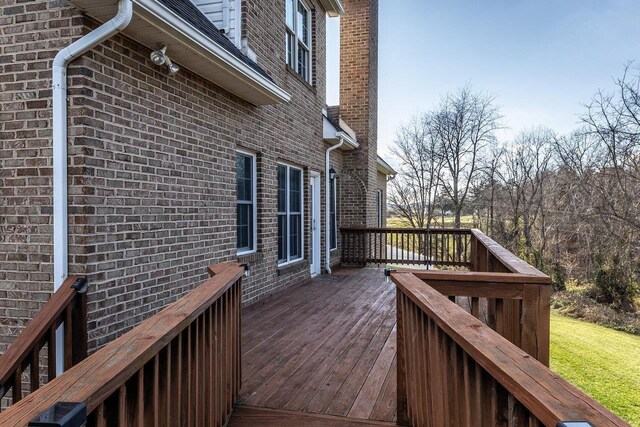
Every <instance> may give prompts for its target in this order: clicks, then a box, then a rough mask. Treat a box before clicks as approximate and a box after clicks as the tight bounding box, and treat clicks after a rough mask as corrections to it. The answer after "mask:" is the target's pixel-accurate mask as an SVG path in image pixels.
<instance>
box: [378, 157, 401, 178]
mask: <svg viewBox="0 0 640 427" xmlns="http://www.w3.org/2000/svg"><path fill="white" fill-rule="evenodd" d="M376 169H378V172H381V173H383V174H385V175H388V176H391V175H394V176H395V175H397V174H398V172H396V171H395V170H394V169H393V168H392V167H391V165H390V164H389V163H387V162H385V161H384V159H383V158H382V157H380V156H378V162H377V165H376Z"/></svg>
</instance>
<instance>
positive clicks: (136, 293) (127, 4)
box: [0, 0, 394, 350]
mask: <svg viewBox="0 0 640 427" xmlns="http://www.w3.org/2000/svg"><path fill="white" fill-rule="evenodd" d="M338 15H342V18H341V19H342V21H341V69H340V80H341V81H340V84H341V86H340V97H341V105H340V106H339V107H326V105H325V104H326V102H325V93H326V76H325V74H326V73H325V68H326V64H325V57H326V49H336V48H337V46H327V45H326V34H325V24H326V19H327V18H328V17H333V16H338ZM72 42H75V43H74V44H73V45H72ZM0 67H1V69H2V73H1V77H0V88H1V94H0V108H1V112H0V117H1V118H2V120H1V122H0V126H1V127H0V135H1V137H2V138H1V139H2V148H1V150H0V165H1V173H0V182H1V185H0V229H1V234H2V236H1V238H0V350H2V349H4V348H5V347H6V346H7V344H8V343H9V342H10V341H11V340H12V339H13V337H14V336H16V335H17V333H18V332H19V330H20V329H21V328H22V327H23V326H24V325H25V324H26V323H27V321H28V320H29V319H31V318H32V317H33V315H34V314H35V313H36V312H37V311H38V309H39V308H40V307H41V305H42V304H43V302H44V301H46V300H47V299H48V298H49V296H50V295H51V293H52V292H53V290H54V288H55V287H56V286H59V284H60V283H62V281H63V279H64V278H65V277H66V276H67V275H68V274H79V275H85V276H86V277H87V279H88V283H89V296H88V301H89V306H88V311H89V334H90V335H89V339H90V348H91V349H95V348H97V347H99V346H101V345H103V344H104V343H106V342H108V341H111V340H113V339H114V338H115V337H116V336H118V335H120V334H122V333H123V332H124V331H125V330H127V329H130V328H131V327H133V326H134V325H136V324H137V323H139V322H140V321H141V320H142V319H144V318H146V317H148V316H149V315H150V314H152V313H154V312H156V311H157V310H158V309H160V308H162V307H164V306H166V305H167V304H168V303H170V302H172V301H175V300H176V299H177V298H178V297H179V296H180V295H182V294H184V293H185V292H186V291H188V290H189V289H190V288H191V287H192V286H193V285H194V284H195V283H198V282H199V281H200V280H201V279H202V278H204V276H205V274H206V273H205V266H207V265H209V264H212V263H214V262H220V261H229V260H233V261H235V260H238V261H239V262H241V263H246V264H247V265H248V266H249V268H250V277H249V278H247V279H246V280H245V282H244V295H243V301H244V302H245V303H246V304H250V303H253V302H255V301H258V300H259V299H261V298H263V297H265V296H267V295H269V294H272V293H274V292H277V291H280V290H282V289H285V288H287V287H288V286H290V285H292V284H295V283H299V282H300V281H304V280H306V279H308V278H309V277H310V276H312V275H315V274H321V273H326V272H330V269H331V266H333V265H336V264H338V263H339V262H340V247H341V242H340V233H339V231H338V230H339V227H341V226H365V225H367V226H376V225H383V224H384V222H385V205H386V203H385V198H386V181H387V176H388V175H393V174H394V172H393V169H392V168H391V167H390V166H389V165H388V164H387V163H385V162H384V161H383V160H382V159H380V158H379V157H378V155H377V136H376V127H377V119H376V117H377V1H376V0H347V1H344V2H343V1H341V0H282V1H266V0H217V1H204V0H192V1H189V0H133V1H131V0H120V1H116V0H70V1H65V0H56V1H44V0H32V1H24V0H6V1H3V2H1V3H0ZM52 88H53V89H52ZM327 192H328V193H329V194H327ZM327 196H328V197H327Z"/></svg>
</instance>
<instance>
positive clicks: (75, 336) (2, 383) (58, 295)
mask: <svg viewBox="0 0 640 427" xmlns="http://www.w3.org/2000/svg"><path fill="white" fill-rule="evenodd" d="M85 287H86V280H85V279H83V278H79V277H76V276H72V277H69V278H68V279H67V280H65V281H64V283H63V284H62V286H61V287H60V289H58V290H57V291H56V292H55V293H54V294H53V295H52V297H51V298H50V299H49V301H47V302H46V303H45V304H44V306H43V307H42V309H41V310H40V311H39V312H38V314H37V315H36V316H35V317H34V318H33V319H32V320H31V321H30V322H29V323H28V324H27V326H26V327H25V328H24V330H23V331H22V332H21V333H20V335H19V336H18V337H17V338H16V339H15V341H14V342H13V343H11V345H10V346H9V348H8V349H7V351H6V352H5V353H4V354H2V355H1V356H0V399H1V398H2V397H4V396H5V395H7V394H8V392H9V390H11V403H12V404H15V403H17V402H19V401H20V400H21V399H22V397H23V393H24V392H27V391H28V392H30V393H33V392H34V391H36V390H38V388H40V386H41V384H42V383H43V380H44V379H46V381H47V382H48V381H51V380H53V379H54V378H55V377H56V346H57V345H58V343H57V342H56V330H57V329H58V328H59V327H60V325H63V340H62V343H61V344H62V345H63V360H64V369H69V368H71V367H72V366H74V365H75V364H77V363H79V362H80V361H82V360H83V359H84V358H86V357H87V300H86V293H85V291H86V289H85ZM45 346H46V347H47V351H46V361H47V371H46V374H44V373H43V372H41V368H42V366H41V361H43V360H45V356H44V355H41V352H42V349H43V348H44V347H45ZM23 373H28V374H29V381H28V383H27V384H26V385H27V387H23V385H24V384H23V383H24V381H23ZM23 388H24V389H23Z"/></svg>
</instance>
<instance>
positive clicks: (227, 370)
mask: <svg viewBox="0 0 640 427" xmlns="http://www.w3.org/2000/svg"><path fill="white" fill-rule="evenodd" d="M209 271H210V272H211V273H212V274H213V277H212V278H210V279H208V280H207V281H205V282H204V283H202V284H201V285H200V286H198V287H197V288H196V289H194V290H193V291H191V292H190V293H189V294H187V295H186V296H184V297H182V298H181V299H180V300H178V301H177V302H175V303H174V304H172V305H170V306H168V307H167V308H165V309H164V310H162V311H161V312H159V313H158V314H156V315H154V316H152V317H151V318H149V319H148V320H146V321H145V322H143V323H141V324H140V325H138V326H137V327H135V328H134V329H132V330H131V331H129V332H128V333H126V334H124V335H122V336H121V337H119V338H117V339H116V340H114V341H112V342H110V343H109V344H107V345H106V346H105V347H103V348H102V349H100V350H99V351H97V352H96V353H94V354H92V355H91V356H89V357H88V358H86V359H85V360H84V361H82V362H80V363H79V364H78V365H76V366H74V367H73V368H71V369H70V370H68V371H66V372H65V373H64V374H62V375H60V376H59V377H57V378H56V379H54V380H53V381H51V382H50V383H48V384H47V385H45V386H44V387H42V388H40V389H39V390H38V391H36V392H35V393H33V394H31V395H30V396H29V397H28V398H26V399H24V400H22V401H21V402H18V403H17V404H15V405H13V406H12V407H10V408H9V409H8V410H7V411H5V412H4V413H2V414H0V425H3V426H4V425H7V426H9V425H10V426H16V427H18V426H26V425H27V424H28V423H29V421H30V420H32V419H33V418H34V417H36V416H38V415H39V414H41V413H42V412H43V411H44V410H46V409H47V408H49V407H51V406H53V405H54V404H56V403H57V402H61V401H65V402H79V403H85V404H86V410H87V413H88V414H89V418H88V425H89V426H104V425H121V426H125V425H126V426H128V425H136V426H138V425H140V426H153V425H163V426H169V425H170V426H173V425H196V422H197V425H201V424H202V425H218V426H222V425H225V423H226V422H227V421H228V419H229V416H230V414H231V411H232V408H233V403H234V401H235V400H236V398H237V395H238V391H239V388H240V377H241V373H240V324H241V297H242V290H241V278H242V274H243V272H244V269H243V268H242V267H241V266H239V265H237V264H219V265H216V266H213V267H211V268H210V269H209Z"/></svg>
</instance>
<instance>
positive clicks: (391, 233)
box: [340, 227, 471, 268]
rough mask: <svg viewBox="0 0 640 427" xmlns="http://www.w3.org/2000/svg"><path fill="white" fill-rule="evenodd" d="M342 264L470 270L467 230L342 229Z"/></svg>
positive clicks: (469, 232)
mask: <svg viewBox="0 0 640 427" xmlns="http://www.w3.org/2000/svg"><path fill="white" fill-rule="evenodd" d="M340 232H341V237H342V238H341V248H342V257H341V260H342V264H343V265H367V264H377V265H384V264H407V265H423V266H452V267H467V268H468V267H470V266H471V260H470V249H471V245H470V239H471V230H470V229H460V228H403V227H343V228H341V229H340Z"/></svg>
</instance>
